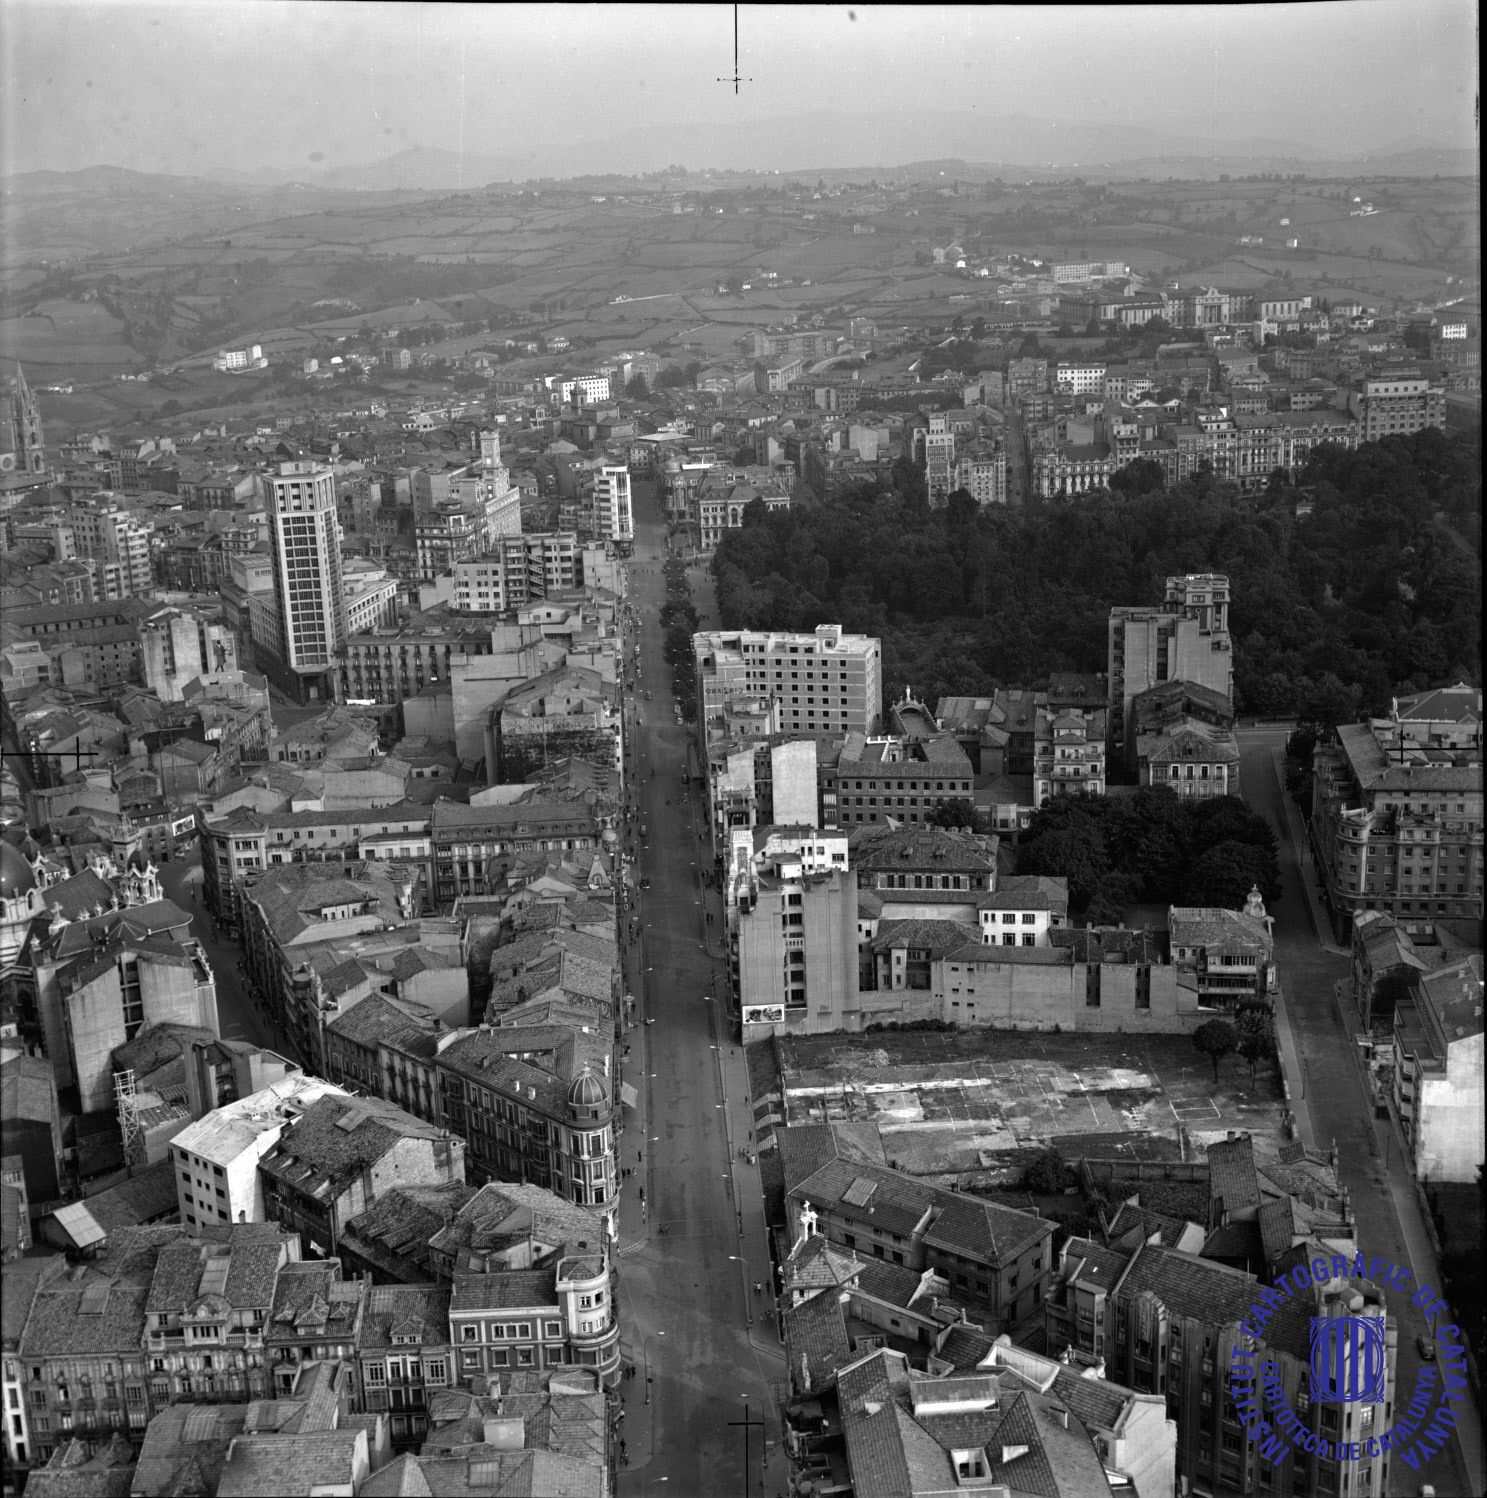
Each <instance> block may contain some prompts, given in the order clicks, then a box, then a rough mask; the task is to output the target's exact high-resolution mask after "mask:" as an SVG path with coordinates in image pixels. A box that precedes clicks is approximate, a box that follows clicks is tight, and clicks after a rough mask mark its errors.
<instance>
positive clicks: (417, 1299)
mask: <svg viewBox="0 0 1487 1498" xmlns="http://www.w3.org/2000/svg"><path fill="white" fill-rule="evenodd" d="M356 1355H357V1362H356V1373H357V1383H358V1390H357V1405H358V1407H359V1408H360V1409H362V1410H365V1411H366V1412H368V1413H369V1414H378V1413H380V1412H382V1411H384V1410H385V1411H386V1412H387V1419H388V1433H389V1435H390V1436H391V1439H392V1447H393V1450H394V1451H402V1450H406V1449H408V1448H409V1447H416V1446H418V1445H420V1444H422V1442H423V1439H424V1437H425V1436H426V1435H427V1434H428V1428H429V1406H430V1405H431V1404H432V1403H433V1401H434V1400H435V1399H436V1398H437V1397H438V1396H439V1395H440V1394H441V1393H442V1392H443V1391H444V1390H446V1389H449V1388H451V1387H453V1385H454V1383H455V1374H454V1348H453V1346H452V1345H451V1343H450V1340H449V1287H448V1286H447V1285H372V1286H370V1287H369V1288H368V1289H367V1292H366V1305H365V1309H364V1310H363V1312H362V1318H361V1335H360V1336H359V1337H358V1338H357V1339H356Z"/></svg>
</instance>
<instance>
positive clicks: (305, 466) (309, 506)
mask: <svg viewBox="0 0 1487 1498" xmlns="http://www.w3.org/2000/svg"><path fill="white" fill-rule="evenodd" d="M268 482H269V494H268V512H269V527H270V538H271V544H272V546H273V557H274V592H275V594H276V596H277V599H278V605H279V616H280V618H281V619H282V620H283V623H284V660H283V666H284V667H285V668H286V672H285V685H287V686H288V687H290V689H291V690H293V691H295V693H296V695H297V696H298V697H299V698H300V700H301V701H305V702H320V701H325V700H327V699H329V698H332V697H333V696H334V680H335V663H336V653H337V652H338V651H339V650H340V648H341V646H342V644H343V643H344V642H345V639H346V598H345V592H344V589H343V587H342V581H341V530H340V525H339V522H338V521H337V520H336V479H335V474H334V472H333V471H332V470H331V469H329V468H322V467H320V466H319V465H318V464H315V463H304V462H301V463H281V464H280V465H279V471H278V473H276V474H274V475H273V476H271V477H270V479H269V481H268Z"/></svg>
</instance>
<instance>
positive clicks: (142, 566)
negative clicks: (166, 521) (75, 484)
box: [68, 493, 155, 599]
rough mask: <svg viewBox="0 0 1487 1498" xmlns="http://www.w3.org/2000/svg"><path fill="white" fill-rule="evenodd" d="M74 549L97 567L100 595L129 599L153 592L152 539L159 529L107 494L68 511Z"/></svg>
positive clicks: (95, 574) (105, 597) (94, 569)
mask: <svg viewBox="0 0 1487 1498" xmlns="http://www.w3.org/2000/svg"><path fill="white" fill-rule="evenodd" d="M68 521H69V522H70V524H71V526H72V539H73V546H74V548H75V550H76V553H77V555H78V556H79V557H81V558H83V559H84V560H85V561H88V562H91V563H92V564H93V566H92V571H93V581H94V586H95V587H96V589H97V596H98V597H99V598H103V599H114V598H129V597H134V596H138V595H140V594H143V593H148V592H149V591H150V585H151V582H152V575H151V570H150V537H151V535H152V534H154V530H155V527H154V526H153V525H151V524H150V522H149V521H147V520H140V519H139V518H138V517H137V516H135V515H134V514H133V513H132V512H131V511H129V510H127V509H125V508H124V507H123V506H122V505H120V504H118V503H116V502H115V501H114V500H113V498H112V496H111V495H109V494H107V493H103V494H98V495H95V496H93V498H92V499H91V500H90V501H89V502H88V503H86V504H78V505H74V506H73V507H72V508H71V509H70V510H69V511H68Z"/></svg>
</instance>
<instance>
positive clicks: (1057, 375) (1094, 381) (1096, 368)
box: [1053, 359, 1105, 395]
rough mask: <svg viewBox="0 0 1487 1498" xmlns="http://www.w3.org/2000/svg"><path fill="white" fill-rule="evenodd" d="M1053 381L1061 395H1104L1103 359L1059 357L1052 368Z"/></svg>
mask: <svg viewBox="0 0 1487 1498" xmlns="http://www.w3.org/2000/svg"><path fill="white" fill-rule="evenodd" d="M1053 383H1054V389H1055V390H1057V391H1058V392H1059V393H1060V394H1061V395H1104V393H1105V361H1104V360H1103V359H1097V360H1092V361H1087V362H1077V361H1075V360H1072V359H1061V360H1059V362H1058V364H1057V366H1056V367H1055V369H1054V376H1053Z"/></svg>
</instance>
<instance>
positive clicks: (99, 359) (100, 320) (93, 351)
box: [0, 301, 144, 379]
mask: <svg viewBox="0 0 1487 1498" xmlns="http://www.w3.org/2000/svg"><path fill="white" fill-rule="evenodd" d="M0 355H4V356H5V357H7V358H11V359H20V360H23V361H24V362H25V364H26V365H27V366H28V367H30V368H32V369H33V370H35V371H36V373H37V377H38V378H48V379H49V378H52V377H53V375H52V372H53V371H64V372H66V371H72V370H76V371H79V372H82V371H87V372H88V373H94V372H97V373H117V372H119V371H121V370H127V369H133V368H135V367H137V366H138V365H140V364H142V363H144V358H143V356H142V355H141V354H140V353H138V352H137V351H136V350H135V349H133V348H131V347H130V345H129V344H128V343H127V342H126V341H125V338H124V324H123V322H121V321H120V320H119V319H117V318H115V317H111V316H110V315H109V313H108V312H107V311H105V309H104V308H103V307H101V306H100V305H99V304H98V303H97V302H74V301H45V302H38V303H36V305H35V306H34V307H32V309H31V310H30V311H29V312H28V313H27V314H26V315H25V316H24V317H12V318H8V319H6V320H5V321H4V322H0Z"/></svg>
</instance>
